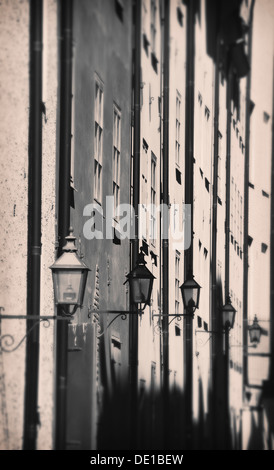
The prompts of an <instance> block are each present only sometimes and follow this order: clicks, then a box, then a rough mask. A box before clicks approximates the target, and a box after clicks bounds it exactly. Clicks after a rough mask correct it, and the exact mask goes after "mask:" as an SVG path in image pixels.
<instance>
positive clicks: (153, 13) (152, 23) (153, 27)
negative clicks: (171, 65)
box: [150, 0, 156, 54]
mask: <svg viewBox="0 0 274 470" xmlns="http://www.w3.org/2000/svg"><path fill="white" fill-rule="evenodd" d="M150 39H151V50H152V52H153V53H154V54H155V50H156V0H151V2H150Z"/></svg>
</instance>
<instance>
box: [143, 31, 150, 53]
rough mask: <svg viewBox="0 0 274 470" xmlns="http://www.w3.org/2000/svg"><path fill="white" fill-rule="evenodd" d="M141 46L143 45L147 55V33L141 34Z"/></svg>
mask: <svg viewBox="0 0 274 470" xmlns="http://www.w3.org/2000/svg"><path fill="white" fill-rule="evenodd" d="M143 46H144V49H145V52H146V55H147V56H148V46H149V40H148V38H147V35H146V34H145V33H144V34H143Z"/></svg>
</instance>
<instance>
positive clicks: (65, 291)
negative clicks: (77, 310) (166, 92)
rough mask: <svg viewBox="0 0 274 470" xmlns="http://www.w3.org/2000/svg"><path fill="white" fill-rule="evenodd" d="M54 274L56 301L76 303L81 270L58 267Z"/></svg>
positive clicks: (77, 301)
mask: <svg viewBox="0 0 274 470" xmlns="http://www.w3.org/2000/svg"><path fill="white" fill-rule="evenodd" d="M55 276H56V300H57V303H58V304H70V305H78V304H79V295H80V285H81V278H82V272H81V271H75V270H62V269H60V271H58V272H57V273H56V274H55Z"/></svg>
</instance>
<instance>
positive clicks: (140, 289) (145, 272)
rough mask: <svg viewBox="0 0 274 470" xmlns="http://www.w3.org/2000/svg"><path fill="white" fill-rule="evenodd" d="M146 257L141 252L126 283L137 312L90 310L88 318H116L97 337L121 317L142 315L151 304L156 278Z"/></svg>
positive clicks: (123, 318) (124, 318)
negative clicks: (99, 316)
mask: <svg viewBox="0 0 274 470" xmlns="http://www.w3.org/2000/svg"><path fill="white" fill-rule="evenodd" d="M146 264H147V263H146V261H145V256H144V253H143V252H142V250H141V251H140V253H139V255H138V258H137V261H136V265H135V266H134V268H133V269H132V271H130V273H129V274H127V276H126V278H127V279H126V281H125V282H124V284H126V283H127V282H128V283H129V288H130V295H131V301H132V303H133V304H134V305H136V306H137V311H136V312H134V311H132V310H92V309H89V311H88V316H89V317H90V316H91V314H92V313H96V314H101V313H102V314H115V315H116V316H115V317H114V318H113V319H112V320H111V321H110V323H109V324H108V325H107V326H106V328H105V329H104V331H102V332H101V333H99V334H98V335H97V337H100V336H102V335H104V334H105V332H106V330H107V329H108V328H109V327H110V325H112V323H113V322H114V321H115V320H116V319H117V318H119V317H121V319H122V320H126V318H127V314H130V315H138V314H139V315H142V314H143V313H144V310H145V308H146V306H147V305H149V304H150V299H151V292H152V287H153V281H154V279H155V277H154V276H153V274H152V273H151V272H150V271H149V269H148V268H147V267H146Z"/></svg>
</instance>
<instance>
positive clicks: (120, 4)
mask: <svg viewBox="0 0 274 470" xmlns="http://www.w3.org/2000/svg"><path fill="white" fill-rule="evenodd" d="M115 10H116V13H117V15H118V17H119V18H120V20H121V21H123V13H124V1H123V0H115Z"/></svg>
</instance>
